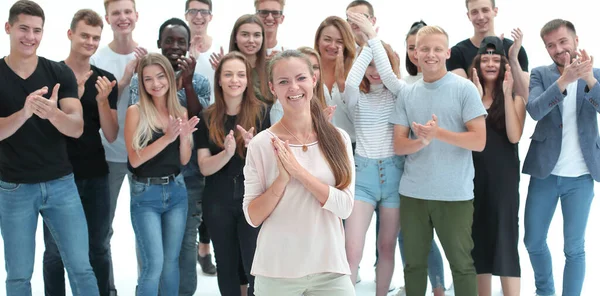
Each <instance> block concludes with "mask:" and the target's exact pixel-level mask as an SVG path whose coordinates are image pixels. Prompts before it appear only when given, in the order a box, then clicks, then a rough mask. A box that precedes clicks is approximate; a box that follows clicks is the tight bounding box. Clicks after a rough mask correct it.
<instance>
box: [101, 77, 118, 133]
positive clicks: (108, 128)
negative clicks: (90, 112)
mask: <svg viewBox="0 0 600 296" xmlns="http://www.w3.org/2000/svg"><path fill="white" fill-rule="evenodd" d="M116 84H117V81H112V82H111V81H110V80H109V79H108V78H107V77H98V80H97V81H96V89H97V90H98V95H97V96H96V102H97V103H98V114H99V115H100V128H101V129H102V133H103V134H104V137H105V138H106V140H107V141H108V142H109V143H112V142H114V141H115V140H116V139H117V134H118V132H119V123H118V121H117V110H115V109H111V108H110V103H109V96H112V98H111V99H113V100H115V99H117V100H118V97H116V98H115V97H114V96H116V95H118V94H117V93H115V92H114V91H113V88H114V87H115V85H116ZM117 92H118V91H117Z"/></svg>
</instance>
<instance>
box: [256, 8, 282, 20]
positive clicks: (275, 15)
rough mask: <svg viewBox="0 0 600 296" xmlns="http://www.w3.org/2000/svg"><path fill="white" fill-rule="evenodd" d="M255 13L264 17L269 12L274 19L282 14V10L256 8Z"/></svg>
mask: <svg viewBox="0 0 600 296" xmlns="http://www.w3.org/2000/svg"><path fill="white" fill-rule="evenodd" d="M256 13H257V14H258V15H259V16H260V17H262V18H266V17H268V16H269V14H270V15H272V16H273V18H274V19H278V18H280V17H281V16H282V15H283V10H257V11H256Z"/></svg>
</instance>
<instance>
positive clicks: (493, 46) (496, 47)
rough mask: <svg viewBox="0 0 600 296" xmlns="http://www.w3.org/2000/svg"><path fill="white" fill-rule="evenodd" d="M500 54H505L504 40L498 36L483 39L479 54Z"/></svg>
mask: <svg viewBox="0 0 600 296" xmlns="http://www.w3.org/2000/svg"><path fill="white" fill-rule="evenodd" d="M486 53H487V54H499V55H501V56H505V54H504V46H503V45H502V40H500V38H498V37H496V36H487V37H485V38H483V40H481V45H479V50H478V51H477V54H486Z"/></svg>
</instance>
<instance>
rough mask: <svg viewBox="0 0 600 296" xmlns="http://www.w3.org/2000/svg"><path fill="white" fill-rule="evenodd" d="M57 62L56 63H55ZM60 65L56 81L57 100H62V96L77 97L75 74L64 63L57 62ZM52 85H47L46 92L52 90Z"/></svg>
mask: <svg viewBox="0 0 600 296" xmlns="http://www.w3.org/2000/svg"><path fill="white" fill-rule="evenodd" d="M57 64H58V63H57ZM58 65H59V67H60V75H59V76H58V77H59V80H58V83H60V88H59V89H58V100H62V99H64V98H79V93H78V90H77V78H75V74H73V71H71V68H69V67H68V66H67V65H65V64H58ZM53 88H54V85H53V86H52V87H48V93H49V94H50V93H51V92H52V89H53Z"/></svg>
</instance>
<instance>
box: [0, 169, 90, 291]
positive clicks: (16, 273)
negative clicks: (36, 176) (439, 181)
mask: <svg viewBox="0 0 600 296" xmlns="http://www.w3.org/2000/svg"><path fill="white" fill-rule="evenodd" d="M38 213H41V215H42V219H43V220H44V222H45V223H46V224H47V225H48V228H49V230H50V232H51V233H52V236H53V237H54V239H55V240H56V243H57V245H58V249H59V250H60V253H61V254H62V258H63V262H64V264H65V267H66V269H67V272H68V275H69V282H70V283H71V290H72V292H73V295H85V296H97V295H99V293H98V283H97V282H96V277H95V276H94V271H93V270H92V267H91V266H90V259H89V246H88V230H87V223H86V221H85V214H84V212H83V207H82V206H81V200H80V199H79V195H78V194H77V187H76V186H75V181H74V179H73V174H69V175H67V176H64V177H61V178H58V179H55V180H52V181H48V182H42V183H36V184H15V183H8V182H4V181H0V229H1V230H2V238H3V240H4V259H5V260H6V263H5V266H6V274H7V279H6V294H7V296H27V295H31V275H32V273H33V261H34V257H35V232H36V228H37V222H38Z"/></svg>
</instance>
